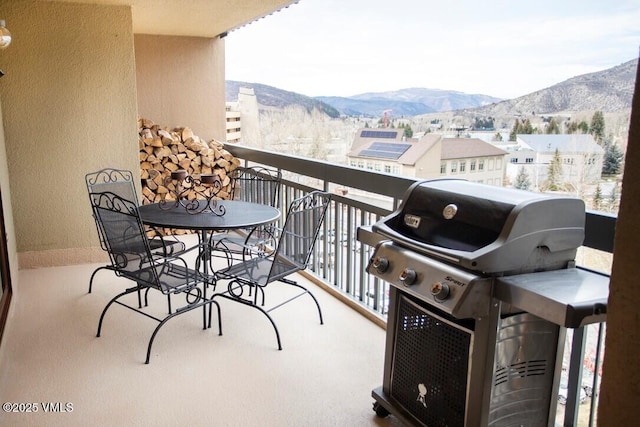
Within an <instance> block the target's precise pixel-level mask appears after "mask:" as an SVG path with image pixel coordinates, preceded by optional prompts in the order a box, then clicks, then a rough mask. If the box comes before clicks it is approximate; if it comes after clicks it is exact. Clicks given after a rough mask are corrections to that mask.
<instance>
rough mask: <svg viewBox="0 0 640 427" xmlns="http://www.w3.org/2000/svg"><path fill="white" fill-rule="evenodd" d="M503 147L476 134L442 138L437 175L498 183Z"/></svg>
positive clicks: (501, 176) (502, 168)
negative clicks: (475, 136)
mask: <svg viewBox="0 0 640 427" xmlns="http://www.w3.org/2000/svg"><path fill="white" fill-rule="evenodd" d="M507 154H508V153H507V152H506V151H505V150H502V149H500V148H497V147H495V146H494V145H491V144H489V143H488V142H485V141H483V140H481V139H478V138H444V139H443V140H442V151H441V154H440V176H441V177H455V178H461V179H466V180H469V181H473V182H480V183H483V184H489V185H495V186H502V185H503V181H504V177H505V171H506V162H505V156H506V155H507Z"/></svg>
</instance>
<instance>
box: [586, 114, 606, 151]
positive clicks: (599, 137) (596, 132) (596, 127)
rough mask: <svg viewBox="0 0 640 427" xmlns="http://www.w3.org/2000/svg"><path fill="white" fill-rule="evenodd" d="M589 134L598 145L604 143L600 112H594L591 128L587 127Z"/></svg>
mask: <svg viewBox="0 0 640 427" xmlns="http://www.w3.org/2000/svg"><path fill="white" fill-rule="evenodd" d="M589 133H590V134H591V135H593V138H594V139H595V140H596V142H597V143H598V144H600V145H602V144H603V142H604V114H602V111H596V112H595V113H593V117H592V118H591V126H589Z"/></svg>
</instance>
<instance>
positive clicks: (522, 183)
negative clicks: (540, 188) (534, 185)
mask: <svg viewBox="0 0 640 427" xmlns="http://www.w3.org/2000/svg"><path fill="white" fill-rule="evenodd" d="M513 186H514V187H515V188H517V189H518V190H529V189H530V188H531V180H530V179H529V174H527V171H526V170H525V169H524V166H521V167H520V169H519V170H518V175H516V182H515V184H514V185H513Z"/></svg>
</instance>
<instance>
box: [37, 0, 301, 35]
mask: <svg viewBox="0 0 640 427" xmlns="http://www.w3.org/2000/svg"><path fill="white" fill-rule="evenodd" d="M49 1H58V2H66V3H90V4H105V5H130V6H131V13H132V17H133V32H134V33H135V34H160V35H178V36H197V37H215V36H218V35H220V34H222V33H226V32H229V31H231V30H233V29H236V28H238V27H241V26H243V25H246V24H248V23H250V22H252V21H255V20H256V19H259V18H262V17H264V16H266V15H270V14H271V13H273V12H276V11H279V10H280V9H283V8H286V7H289V5H291V4H294V3H298V1H299V0H288V1H287V0H86V1H83V0H49Z"/></svg>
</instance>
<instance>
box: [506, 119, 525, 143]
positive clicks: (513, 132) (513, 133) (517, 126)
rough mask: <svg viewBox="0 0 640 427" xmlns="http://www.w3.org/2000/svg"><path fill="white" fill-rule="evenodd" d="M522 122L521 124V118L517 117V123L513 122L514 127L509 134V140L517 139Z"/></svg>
mask: <svg viewBox="0 0 640 427" xmlns="http://www.w3.org/2000/svg"><path fill="white" fill-rule="evenodd" d="M521 126H522V125H521V124H520V120H519V119H516V121H515V123H514V124H513V128H511V133H510V134H509V141H515V140H516V135H517V134H519V133H522V132H520V130H521Z"/></svg>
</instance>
